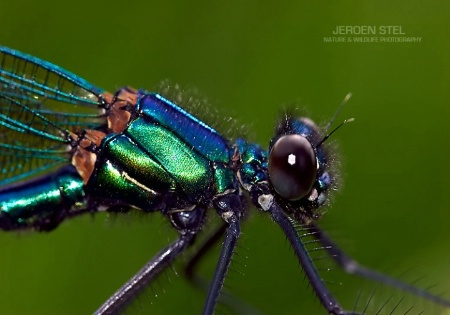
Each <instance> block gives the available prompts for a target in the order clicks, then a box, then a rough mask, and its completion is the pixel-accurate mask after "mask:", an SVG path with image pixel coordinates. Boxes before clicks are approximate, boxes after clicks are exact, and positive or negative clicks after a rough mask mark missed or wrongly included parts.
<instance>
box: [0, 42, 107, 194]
mask: <svg viewBox="0 0 450 315" xmlns="http://www.w3.org/2000/svg"><path fill="white" fill-rule="evenodd" d="M102 93H103V90H101V89H99V88H97V87H95V86H93V85H92V84H90V83H88V82H87V81H85V80H83V79H81V78H79V77H78V76H76V75H74V74H72V73H70V72H68V71H66V70H64V69H61V68H60V67H58V66H56V65H53V64H51V63H49V62H47V61H44V60H41V59H39V58H36V57H33V56H30V55H26V54H23V53H21V52H18V51H15V50H12V49H9V48H6V47H1V46H0V172H1V173H0V185H1V186H3V185H7V184H9V183H13V182H16V181H19V180H22V179H26V178H29V177H33V176H36V175H38V174H40V173H43V172H45V171H48V170H50V169H53V168H55V167H57V166H59V165H60V164H63V163H67V161H68V160H69V159H70V149H71V147H70V146H69V144H70V141H71V137H70V132H72V133H79V132H80V131H81V130H83V129H95V128H99V126H102V125H104V124H105V116H104V113H103V112H104V111H103V108H102V105H103V103H104V101H103V98H102Z"/></svg>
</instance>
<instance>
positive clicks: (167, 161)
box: [87, 94, 236, 211]
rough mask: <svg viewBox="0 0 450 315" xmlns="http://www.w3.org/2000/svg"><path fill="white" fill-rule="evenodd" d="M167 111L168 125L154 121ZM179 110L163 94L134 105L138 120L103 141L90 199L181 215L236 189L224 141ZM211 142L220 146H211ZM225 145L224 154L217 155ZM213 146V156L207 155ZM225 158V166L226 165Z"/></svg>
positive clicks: (89, 187)
mask: <svg viewBox="0 0 450 315" xmlns="http://www.w3.org/2000/svg"><path fill="white" fill-rule="evenodd" d="M164 106H166V107H169V109H172V110H174V112H173V113H174V117H172V120H170V122H171V124H169V123H168V124H167V125H168V126H166V125H161V124H159V122H160V121H161V120H163V119H161V117H160V115H158V116H157V117H155V116H156V115H157V114H155V113H158V112H159V111H161V112H162V113H164V114H165V115H166V116H167V113H168V112H169V111H168V110H167V109H164V108H162V109H161V107H164ZM177 109H179V108H178V107H177V106H176V105H174V104H172V103H170V102H169V101H168V100H165V99H163V98H162V97H161V96H159V95H156V94H149V95H143V96H142V97H141V98H140V102H139V103H138V104H137V106H136V110H137V111H138V117H137V118H135V119H132V121H131V122H130V124H129V125H128V127H127V128H126V129H125V130H124V131H123V132H122V133H119V134H109V135H107V136H106V137H105V138H104V139H103V141H102V144H101V146H100V148H99V149H98V152H99V153H98V154H97V162H96V167H95V170H94V172H93V175H92V176H91V178H90V180H89V182H88V184H87V191H88V192H89V194H90V195H93V196H95V198H96V199H97V200H99V199H100V200H103V201H104V202H106V203H107V204H109V205H131V206H135V207H138V208H140V209H142V210H144V211H152V210H162V209H161V208H167V209H169V210H170V209H173V210H179V209H180V208H186V207H188V206H189V204H192V205H195V204H199V203H201V202H202V200H205V201H206V200H210V199H211V198H212V197H213V196H214V195H217V194H220V193H222V192H223V191H225V190H226V189H235V188H236V183H235V177H234V174H233V172H232V171H231V170H230V169H229V167H228V160H229V158H228V154H229V148H228V146H227V145H226V142H225V140H224V139H223V138H221V137H220V136H218V135H217V134H216V133H215V131H214V130H213V129H211V128H209V127H208V126H206V125H200V124H199V123H198V122H197V121H196V118H195V117H193V116H190V115H189V116H188V115H185V112H184V111H183V112H182V111H179V110H177ZM169 113H170V112H169ZM180 116H181V119H183V121H180ZM169 118H170V117H169ZM169 118H167V117H166V121H167V120H168V119H169ZM177 119H178V124H175V123H174V122H177ZM191 120H192V122H193V123H195V124H190V126H188V127H190V132H191V133H189V132H188V131H187V130H186V128H185V127H186V126H185V124H189V122H190V121H191ZM163 122H164V120H163ZM180 123H183V125H181V124H180ZM199 139H200V140H201V141H203V142H204V143H203V145H201V144H199V142H198V140H199ZM211 141H216V142H217V141H219V142H220V143H219V145H218V146H213V144H214V143H210V142H211ZM221 146H222V147H223V148H224V150H219V151H218V150H217V147H219V148H220V147H221ZM210 147H214V151H211V150H208V148H210ZM224 155H226V156H227V159H226V161H227V163H225V162H224V161H223V160H224V158H223V157H224ZM169 195H170V198H168V197H167V196H169ZM180 200H182V202H180Z"/></svg>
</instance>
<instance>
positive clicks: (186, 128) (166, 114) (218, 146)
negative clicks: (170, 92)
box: [137, 93, 230, 163]
mask: <svg viewBox="0 0 450 315" xmlns="http://www.w3.org/2000/svg"><path fill="white" fill-rule="evenodd" d="M137 111H139V112H141V113H143V114H145V115H147V116H148V117H149V118H150V119H152V120H154V121H155V122H157V123H159V124H161V125H162V126H165V127H166V128H168V129H170V130H172V131H173V132H174V133H176V134H177V135H178V137H180V138H182V139H183V140H184V141H186V142H187V143H189V144H190V145H191V146H192V148H194V149H195V150H198V151H199V152H200V153H201V154H202V155H203V156H205V157H206V158H207V159H208V160H210V161H214V162H221V163H228V162H229V160H230V156H229V145H228V143H227V141H226V140H225V139H224V138H223V137H222V136H220V135H219V134H218V133H217V131H215V130H214V129H213V128H211V127H210V126H208V125H206V124H205V123H204V122H202V121H200V120H198V119H197V118H195V117H194V116H192V115H191V114H189V113H188V112H186V111H185V110H184V109H182V108H180V107H178V106H176V105H175V104H173V103H172V102H171V101H169V100H167V99H165V98H163V97H162V96H161V95H159V94H156V93H151V94H146V95H144V96H143V97H142V98H141V99H140V100H139V104H138V105H137Z"/></svg>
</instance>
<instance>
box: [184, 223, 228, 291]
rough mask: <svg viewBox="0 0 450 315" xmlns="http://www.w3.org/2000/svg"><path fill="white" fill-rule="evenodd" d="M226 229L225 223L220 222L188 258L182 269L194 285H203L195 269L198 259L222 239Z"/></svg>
mask: <svg viewBox="0 0 450 315" xmlns="http://www.w3.org/2000/svg"><path fill="white" fill-rule="evenodd" d="M226 229H227V226H226V224H224V223H223V224H221V225H220V226H219V228H218V229H217V230H216V231H214V233H213V234H211V235H210V236H209V237H208V239H207V240H206V241H205V242H204V243H203V244H202V246H201V247H200V248H199V249H198V251H197V252H196V253H195V255H194V256H192V257H191V258H190V259H189V262H188V263H187V264H186V267H185V269H184V273H185V275H186V277H187V279H188V280H189V281H190V282H192V283H194V284H195V285H199V286H201V287H203V285H202V284H203V283H204V281H202V279H200V277H199V276H197V273H196V269H197V265H198V263H199V262H200V260H201V259H202V258H203V257H204V255H205V254H206V253H207V252H208V251H209V250H210V249H211V248H213V247H214V246H215V245H216V244H217V242H218V241H219V240H221V239H222V236H223V235H224V234H225V231H226Z"/></svg>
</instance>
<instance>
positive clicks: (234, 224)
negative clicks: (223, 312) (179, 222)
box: [203, 214, 241, 315]
mask: <svg viewBox="0 0 450 315" xmlns="http://www.w3.org/2000/svg"><path fill="white" fill-rule="evenodd" d="M227 222H228V227H227V229H226V234H225V240H224V243H223V246H222V251H221V252H220V257H219V261H218V263H217V266H216V270H215V272H214V277H213V280H212V282H211V285H210V287H209V290H208V296H207V298H206V302H205V305H204V307H203V314H204V315H209V314H213V313H214V309H215V307H216V304H217V300H218V298H219V295H220V291H221V289H222V286H223V282H224V280H225V276H226V273H227V271H228V267H229V265H230V262H231V258H232V256H233V252H234V249H235V247H236V244H237V240H238V238H239V235H240V232H241V231H240V226H239V219H238V218H237V216H236V215H235V214H232V215H231V217H228V218H227Z"/></svg>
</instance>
